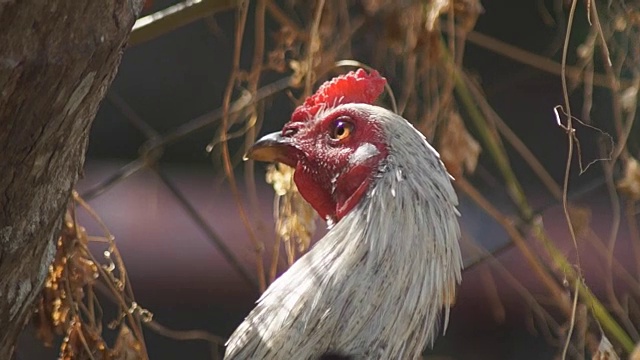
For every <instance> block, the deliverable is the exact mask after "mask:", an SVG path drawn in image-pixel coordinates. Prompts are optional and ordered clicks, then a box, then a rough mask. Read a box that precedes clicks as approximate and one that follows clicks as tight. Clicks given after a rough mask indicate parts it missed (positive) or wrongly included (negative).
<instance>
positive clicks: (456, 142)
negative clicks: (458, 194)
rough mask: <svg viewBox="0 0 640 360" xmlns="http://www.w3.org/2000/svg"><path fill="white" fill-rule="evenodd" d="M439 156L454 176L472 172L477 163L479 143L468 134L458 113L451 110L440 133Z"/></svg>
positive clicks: (479, 149)
mask: <svg viewBox="0 0 640 360" xmlns="http://www.w3.org/2000/svg"><path fill="white" fill-rule="evenodd" d="M438 150H439V151H440V157H441V158H442V161H443V162H444V164H445V165H446V167H447V170H449V173H451V175H453V176H454V177H460V176H462V174H463V173H464V172H465V171H466V172H468V173H473V172H474V171H475V169H476V165H477V164H478V156H479V155H480V151H481V148H480V144H478V142H477V141H476V140H475V139H474V138H473V136H471V134H469V132H468V131H467V129H466V128H465V126H464V122H462V118H461V117H460V114H458V113H457V112H452V113H451V116H450V117H449V119H448V121H447V123H446V124H444V129H443V131H442V133H441V135H440V147H439V149H438Z"/></svg>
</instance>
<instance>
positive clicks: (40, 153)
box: [0, 0, 141, 359]
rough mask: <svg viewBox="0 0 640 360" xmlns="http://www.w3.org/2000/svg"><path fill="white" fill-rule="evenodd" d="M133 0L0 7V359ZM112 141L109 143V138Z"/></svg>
mask: <svg viewBox="0 0 640 360" xmlns="http://www.w3.org/2000/svg"><path fill="white" fill-rule="evenodd" d="M140 8H141V1H140V0H99V1H76V0H48V1H43V0H21V1H17V0H0V359H10V358H11V354H12V352H13V347H14V344H15V342H16V339H17V337H18V335H19V333H20V331H21V329H22V328H23V326H24V324H25V321H26V320H27V319H28V318H29V315H30V314H31V311H32V304H33V302H34V299H35V298H36V296H37V295H38V294H39V292H40V290H41V289H42V286H43V282H44V280H45V277H46V275H47V271H48V266H49V264H50V263H51V261H52V259H53V255H54V252H55V246H54V244H55V240H56V239H57V237H58V232H59V230H60V225H61V221H62V219H63V215H64V213H65V209H66V207H67V204H68V201H69V197H70V194H71V190H72V188H73V187H74V185H75V183H76V180H77V178H78V174H79V172H80V171H81V169H82V165H83V162H84V155H85V150H86V147H87V138H88V132H89V128H90V126H91V122H92V121H93V118H94V117H95V114H96V111H97V109H98V105H99V103H100V101H101V100H102V98H103V96H104V95H105V91H106V90H107V88H108V87H109V85H110V84H111V81H112V80H113V78H114V76H115V74H116V70H117V68H118V65H119V63H120V59H121V56H122V50H123V48H124V46H125V44H126V41H127V39H128V37H129V33H130V31H131V27H132V26H133V24H134V22H135V19H136V16H137V15H138V14H139V11H140ZM116 141H117V140H116Z"/></svg>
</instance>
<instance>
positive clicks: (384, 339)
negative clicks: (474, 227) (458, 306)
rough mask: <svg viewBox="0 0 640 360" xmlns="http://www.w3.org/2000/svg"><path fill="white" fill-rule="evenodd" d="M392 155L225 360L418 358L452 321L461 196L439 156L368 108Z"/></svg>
mask: <svg viewBox="0 0 640 360" xmlns="http://www.w3.org/2000/svg"><path fill="white" fill-rule="evenodd" d="M356 106H357V107H358V108H360V109H362V110H366V111H368V112H369V113H370V114H371V116H374V117H376V119H375V120H376V121H379V122H380V123H381V124H382V126H383V130H384V133H385V134H386V135H387V136H388V139H387V140H388V149H389V153H388V155H387V156H386V158H385V159H384V160H383V162H382V164H381V165H380V167H379V168H378V169H377V170H378V171H377V172H376V173H375V174H374V177H373V180H372V182H371V186H370V187H369V188H368V189H367V192H366V194H365V195H363V196H362V198H361V200H360V202H359V203H358V204H357V205H355V207H354V208H353V209H352V210H351V211H350V212H348V213H347V214H346V215H345V216H344V217H343V218H342V219H341V220H340V221H339V222H338V223H336V224H335V225H334V226H333V227H332V228H331V230H330V231H329V232H328V233H327V234H326V235H325V236H324V237H323V238H322V239H321V240H320V241H319V242H318V243H317V244H316V245H315V246H314V247H313V248H312V249H311V250H310V251H309V252H308V253H307V254H306V255H304V256H303V257H301V258H300V259H299V260H298V261H296V262H295V263H294V264H293V265H292V266H291V268H290V269H289V270H287V271H286V272H285V273H284V274H283V275H282V276H281V277H280V278H278V279H277V280H276V281H275V282H274V283H273V284H271V286H270V287H269V288H268V289H267V291H266V292H265V293H264V294H263V296H262V297H261V299H260V300H259V302H258V305H257V306H256V308H255V309H254V310H253V311H252V312H251V314H249V316H248V317H247V319H246V320H245V321H244V322H243V323H242V325H241V326H240V327H239V328H238V329H237V330H236V332H235V333H234V334H233V335H232V337H231V340H230V342H229V344H228V347H227V358H226V359H249V358H251V359H317V358H319V357H320V356H321V355H322V354H325V353H327V352H334V353H339V354H345V355H348V356H351V357H353V358H355V359H419V358H420V356H421V353H422V351H423V349H424V347H425V346H428V345H430V344H432V343H433V340H434V339H435V337H436V334H437V329H438V326H439V324H440V321H439V313H440V312H441V310H442V309H443V308H444V309H445V324H446V320H447V319H446V317H447V314H448V310H449V305H450V304H451V301H452V300H453V296H454V292H455V285H456V283H458V282H459V281H460V275H461V274H460V273H461V268H462V258H461V255H460V248H459V245H458V238H459V236H460V230H459V227H458V222H457V211H456V205H457V198H456V195H455V192H454V190H453V187H452V185H451V178H450V177H449V175H448V174H447V172H446V171H445V169H444V166H443V164H442V162H441V161H440V159H439V157H438V154H437V153H436V151H435V150H434V149H433V148H432V147H431V146H430V145H429V144H428V143H427V142H426V140H425V139H424V137H422V135H421V134H420V133H418V132H417V131H416V130H415V129H414V128H413V127H411V125H409V124H408V123H407V122H406V120H404V119H402V118H400V117H399V116H397V115H395V114H393V113H391V112H388V111H386V110H384V109H378V108H375V107H372V106H369V105H354V107H356Z"/></svg>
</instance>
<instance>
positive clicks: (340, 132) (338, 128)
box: [331, 120, 353, 140]
mask: <svg viewBox="0 0 640 360" xmlns="http://www.w3.org/2000/svg"><path fill="white" fill-rule="evenodd" d="M352 132H353V124H352V123H350V122H348V121H344V120H338V121H336V122H335V123H334V125H333V129H331V138H332V139H334V140H344V139H346V138H348V137H349V136H351V133H352Z"/></svg>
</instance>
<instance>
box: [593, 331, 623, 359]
mask: <svg viewBox="0 0 640 360" xmlns="http://www.w3.org/2000/svg"><path fill="white" fill-rule="evenodd" d="M592 360H620V357H619V356H618V354H616V351H615V350H614V349H613V345H611V342H610V341H609V339H607V337H606V336H604V334H603V335H602V339H600V345H598V351H596V353H595V354H594V355H593V357H592Z"/></svg>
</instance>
